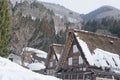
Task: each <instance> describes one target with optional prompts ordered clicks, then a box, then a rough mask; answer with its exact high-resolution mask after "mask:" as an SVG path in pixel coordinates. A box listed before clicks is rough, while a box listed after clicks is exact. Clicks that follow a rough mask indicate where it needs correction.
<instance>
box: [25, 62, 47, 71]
mask: <svg viewBox="0 0 120 80" xmlns="http://www.w3.org/2000/svg"><path fill="white" fill-rule="evenodd" d="M27 67H28V68H29V69H30V70H41V69H45V63H44V62H41V63H40V62H36V63H31V64H28V65H27Z"/></svg>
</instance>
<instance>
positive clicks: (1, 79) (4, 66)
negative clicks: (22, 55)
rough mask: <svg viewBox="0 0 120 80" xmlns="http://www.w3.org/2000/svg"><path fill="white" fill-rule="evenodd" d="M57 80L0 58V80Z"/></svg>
mask: <svg viewBox="0 0 120 80" xmlns="http://www.w3.org/2000/svg"><path fill="white" fill-rule="evenodd" d="M48 79H49V80H59V79H58V78H55V77H52V76H46V75H42V74H38V73H35V72H32V71H30V70H28V69H25V68H23V67H22V66H19V65H18V64H15V63H13V62H11V61H9V60H7V59H5V58H2V57H0V80H48Z"/></svg>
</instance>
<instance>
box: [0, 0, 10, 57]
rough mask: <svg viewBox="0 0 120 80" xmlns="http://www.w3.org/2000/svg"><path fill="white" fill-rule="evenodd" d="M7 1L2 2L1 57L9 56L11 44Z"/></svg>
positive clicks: (0, 26) (0, 15)
mask: <svg viewBox="0 0 120 80" xmlns="http://www.w3.org/2000/svg"><path fill="white" fill-rule="evenodd" d="M8 6H9V5H8V1H7V0H0V56H3V57H5V56H7V55H8V46H9V42H10V40H9V39H10V33H11V32H10V31H11V28H10V14H9V7H8Z"/></svg>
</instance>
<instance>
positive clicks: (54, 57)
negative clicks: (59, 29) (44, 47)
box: [46, 44, 64, 76]
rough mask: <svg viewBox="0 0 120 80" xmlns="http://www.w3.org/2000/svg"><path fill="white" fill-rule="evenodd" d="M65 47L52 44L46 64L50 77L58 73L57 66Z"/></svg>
mask: <svg viewBox="0 0 120 80" xmlns="http://www.w3.org/2000/svg"><path fill="white" fill-rule="evenodd" d="M63 47H64V46H63V45H61V44H52V45H50V46H49V50H48V55H47V62H46V73H47V74H48V75H54V76H55V71H56V66H57V64H58V61H59V58H60V56H61V52H62V51H63Z"/></svg>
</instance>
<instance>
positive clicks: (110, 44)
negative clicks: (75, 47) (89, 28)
mask: <svg viewBox="0 0 120 80" xmlns="http://www.w3.org/2000/svg"><path fill="white" fill-rule="evenodd" d="M74 32H75V33H76V34H78V35H77V37H79V38H80V39H82V40H83V41H85V42H86V43H87V45H88V47H89V49H90V51H91V52H93V51H94V50H95V49H96V48H99V49H102V50H105V51H109V52H112V53H115V54H119V55H120V38H114V37H110V36H105V35H98V34H94V33H92V32H85V31H77V30H76V31H74Z"/></svg>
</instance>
